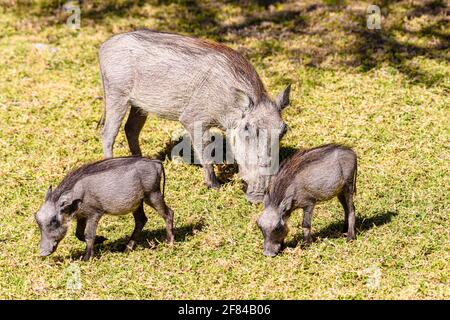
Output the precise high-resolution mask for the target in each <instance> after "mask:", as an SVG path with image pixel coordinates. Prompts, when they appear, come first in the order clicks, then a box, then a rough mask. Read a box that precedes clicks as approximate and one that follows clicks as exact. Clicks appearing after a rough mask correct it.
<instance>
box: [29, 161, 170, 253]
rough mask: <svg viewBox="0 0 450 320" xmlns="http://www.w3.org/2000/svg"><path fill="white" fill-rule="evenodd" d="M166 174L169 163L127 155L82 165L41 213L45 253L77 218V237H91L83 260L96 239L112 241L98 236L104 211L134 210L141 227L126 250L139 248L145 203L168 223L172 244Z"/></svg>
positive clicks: (48, 198) (137, 225)
mask: <svg viewBox="0 0 450 320" xmlns="http://www.w3.org/2000/svg"><path fill="white" fill-rule="evenodd" d="M161 175H162V176H163V177H164V176H165V174H164V167H163V165H162V163H161V162H160V161H158V160H150V159H147V158H142V157H123V158H114V159H107V160H103V161H98V162H95V163H92V164H87V165H84V166H81V167H80V168H78V169H76V170H74V171H72V172H71V173H69V174H68V175H67V176H66V177H65V178H64V179H63V180H62V182H61V183H60V184H59V186H58V187H57V188H56V189H55V190H54V191H52V188H51V187H50V188H49V189H48V191H47V194H46V195H45V201H44V204H43V205H42V207H41V208H40V209H39V211H38V212H37V213H36V215H35V218H36V222H37V224H38V225H39V228H40V230H41V243H40V253H41V256H48V255H50V254H51V253H53V252H54V251H55V250H56V248H57V246H58V243H59V242H60V241H61V240H62V239H63V238H64V236H65V235H66V233H67V229H68V227H69V223H70V221H71V220H72V219H73V218H75V219H77V229H76V233H75V235H76V237H77V238H78V239H79V240H81V241H86V252H85V254H84V256H83V260H85V261H86V260H89V258H90V257H91V256H92V254H93V248H94V242H95V243H99V242H103V241H104V240H106V239H105V238H103V237H96V235H95V234H96V229H97V224H98V222H99V220H100V218H101V217H102V216H103V215H104V214H111V215H123V214H126V213H129V212H133V216H134V221H135V227H134V231H133V234H132V235H131V238H130V240H129V242H128V244H127V247H126V250H131V249H133V247H134V244H135V242H136V239H137V237H138V235H139V233H140V232H141V231H142V228H143V227H144V225H145V223H146V222H147V218H146V216H145V213H144V207H143V202H145V203H147V204H148V205H150V206H152V207H153V208H154V209H155V210H156V211H157V212H158V214H159V215H161V216H162V217H163V218H164V220H165V222H166V230H167V242H168V243H172V242H173V239H174V236H173V212H172V210H171V209H170V208H169V207H167V206H166V203H165V202H164V184H165V177H164V181H163V193H162V194H161V188H160V182H161Z"/></svg>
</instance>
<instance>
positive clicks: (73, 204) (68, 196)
mask: <svg viewBox="0 0 450 320" xmlns="http://www.w3.org/2000/svg"><path fill="white" fill-rule="evenodd" d="M80 202H81V199H74V198H73V194H72V193H71V192H66V193H64V194H63V195H61V197H59V201H58V206H59V212H60V213H65V214H69V215H70V214H73V213H75V211H77V210H78V207H79V205H80Z"/></svg>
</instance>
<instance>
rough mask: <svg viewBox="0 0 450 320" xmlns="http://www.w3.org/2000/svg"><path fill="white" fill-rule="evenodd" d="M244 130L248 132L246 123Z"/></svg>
mask: <svg viewBox="0 0 450 320" xmlns="http://www.w3.org/2000/svg"><path fill="white" fill-rule="evenodd" d="M244 130H245V131H248V122H247V123H246V124H245V127H244Z"/></svg>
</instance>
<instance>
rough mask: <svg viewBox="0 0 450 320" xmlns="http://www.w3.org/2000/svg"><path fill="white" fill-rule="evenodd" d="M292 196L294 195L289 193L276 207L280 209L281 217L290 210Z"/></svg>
mask: <svg viewBox="0 0 450 320" xmlns="http://www.w3.org/2000/svg"><path fill="white" fill-rule="evenodd" d="M293 198H294V197H293V196H292V195H289V196H287V197H285V198H284V199H283V201H281V203H280V205H279V207H278V208H279V209H280V212H281V216H282V217H284V215H285V214H287V213H288V212H289V210H291V207H292V199H293Z"/></svg>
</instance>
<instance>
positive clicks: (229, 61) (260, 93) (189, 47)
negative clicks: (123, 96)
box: [129, 28, 267, 103]
mask: <svg viewBox="0 0 450 320" xmlns="http://www.w3.org/2000/svg"><path fill="white" fill-rule="evenodd" d="M129 34H130V35H131V36H132V37H134V38H135V39H137V40H139V41H140V42H141V43H145V42H146V41H149V40H150V41H151V42H153V43H156V44H158V45H161V46H163V47H165V48H167V49H169V50H171V51H176V52H179V53H182V54H185V55H186V56H188V57H192V59H197V57H198V56H204V55H205V54H213V55H216V56H218V57H221V58H222V59H219V60H217V61H216V63H218V64H220V65H221V66H222V67H223V68H225V69H227V68H228V67H229V68H230V69H228V70H230V71H231V72H232V73H233V75H234V77H235V78H236V79H237V80H240V81H242V82H244V83H247V84H248V85H249V87H250V88H254V89H255V96H254V97H253V98H254V99H255V101H254V102H255V103H259V102H260V101H262V100H264V99H267V92H266V89H265V87H264V84H263V82H262V80H261V78H260V77H259V75H258V73H257V72H256V70H255V68H254V67H253V66H252V64H251V63H250V62H249V61H248V60H247V59H246V58H245V57H244V56H243V55H242V54H241V53H239V52H237V51H236V50H234V49H232V48H230V47H228V46H225V45H223V44H221V43H218V42H213V41H209V40H205V39H200V38H196V37H193V36H189V35H181V34H176V33H169V32H160V31H154V30H151V29H146V28H143V29H138V30H136V31H132V32H130V33H129ZM221 60H222V61H223V62H222V63H221Z"/></svg>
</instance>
